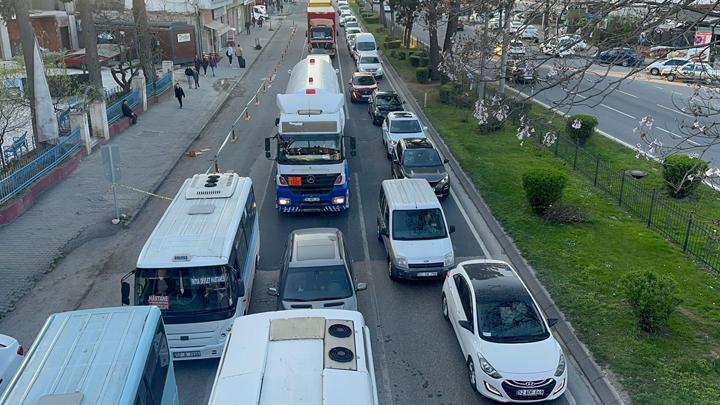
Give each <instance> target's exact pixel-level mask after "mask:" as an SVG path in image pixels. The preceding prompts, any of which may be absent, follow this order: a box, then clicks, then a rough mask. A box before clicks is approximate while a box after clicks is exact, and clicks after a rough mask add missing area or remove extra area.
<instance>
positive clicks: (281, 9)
mask: <svg viewBox="0 0 720 405" xmlns="http://www.w3.org/2000/svg"><path fill="white" fill-rule="evenodd" d="M285 1H287V0H285ZM283 8H285V6H283V4H282V3H280V12H281V13H282V12H283Z"/></svg>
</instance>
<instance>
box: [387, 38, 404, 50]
mask: <svg viewBox="0 0 720 405" xmlns="http://www.w3.org/2000/svg"><path fill="white" fill-rule="evenodd" d="M400 44H401V41H400V40H399V39H394V40H392V41H385V48H386V49H398V48H400Z"/></svg>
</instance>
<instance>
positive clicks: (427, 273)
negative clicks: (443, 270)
mask: <svg viewBox="0 0 720 405" xmlns="http://www.w3.org/2000/svg"><path fill="white" fill-rule="evenodd" d="M435 276H437V271H421V272H419V273H418V277H435Z"/></svg>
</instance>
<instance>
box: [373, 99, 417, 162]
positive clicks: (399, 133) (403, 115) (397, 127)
mask: <svg viewBox="0 0 720 405" xmlns="http://www.w3.org/2000/svg"><path fill="white" fill-rule="evenodd" d="M425 131H427V127H425V126H423V125H422V124H421V123H420V120H419V119H418V117H417V116H416V115H415V114H413V113H411V112H410V111H394V112H391V113H389V114H388V115H387V117H385V121H383V124H382V142H383V145H385V149H386V152H387V157H388V159H390V156H392V152H393V149H395V145H397V143H398V141H400V140H401V139H406V138H427V135H426V133H425Z"/></svg>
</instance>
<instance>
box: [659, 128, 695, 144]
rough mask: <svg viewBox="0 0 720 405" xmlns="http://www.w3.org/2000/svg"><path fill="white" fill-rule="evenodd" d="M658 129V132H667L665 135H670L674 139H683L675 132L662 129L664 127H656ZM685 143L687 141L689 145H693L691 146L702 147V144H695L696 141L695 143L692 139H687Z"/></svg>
mask: <svg viewBox="0 0 720 405" xmlns="http://www.w3.org/2000/svg"><path fill="white" fill-rule="evenodd" d="M656 128H657V129H658V131H662V132H665V133H668V134H670V135H671V136H672V137H673V138H676V139H680V138H682V137H681V136H680V135H678V134H676V133H675V132H671V131H668V130H667V129H665V128H662V127H656ZM685 141H686V142H687V143H689V144H691V145H695V146H700V145H701V144H700V143H698V142H695V141H693V140H692V139H685Z"/></svg>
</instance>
